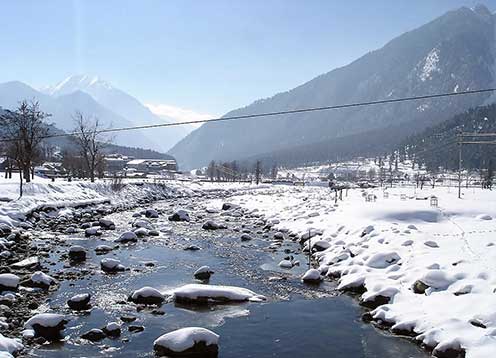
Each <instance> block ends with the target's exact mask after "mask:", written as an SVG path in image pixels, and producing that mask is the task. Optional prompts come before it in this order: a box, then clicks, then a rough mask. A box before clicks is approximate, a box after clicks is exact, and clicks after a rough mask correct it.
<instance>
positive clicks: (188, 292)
mask: <svg viewBox="0 0 496 358" xmlns="http://www.w3.org/2000/svg"><path fill="white" fill-rule="evenodd" d="M172 296H173V298H174V299H175V300H184V299H186V300H204V299H206V300H213V301H254V302H258V301H263V300H265V299H266V298H265V297H264V296H262V295H258V294H256V293H255V292H253V291H250V290H248V289H246V288H241V287H234V286H216V285H201V284H188V285H185V286H182V287H179V288H177V289H175V290H173V291H172Z"/></svg>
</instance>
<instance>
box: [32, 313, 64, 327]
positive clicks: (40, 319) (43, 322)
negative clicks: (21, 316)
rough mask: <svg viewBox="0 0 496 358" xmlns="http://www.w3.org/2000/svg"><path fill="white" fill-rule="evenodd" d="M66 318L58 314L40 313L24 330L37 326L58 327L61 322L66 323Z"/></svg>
mask: <svg viewBox="0 0 496 358" xmlns="http://www.w3.org/2000/svg"><path fill="white" fill-rule="evenodd" d="M66 320H67V319H66V317H65V316H64V315H61V314H57V313H39V314H37V315H34V316H33V317H31V318H30V319H28V321H27V322H26V323H25V324H24V328H33V326H34V325H35V324H38V325H40V326H42V327H56V326H58V325H59V324H60V323H61V322H63V321H66Z"/></svg>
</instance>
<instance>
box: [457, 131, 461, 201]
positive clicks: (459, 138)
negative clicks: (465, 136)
mask: <svg viewBox="0 0 496 358" xmlns="http://www.w3.org/2000/svg"><path fill="white" fill-rule="evenodd" d="M457 141H458V199H461V198H462V134H461V133H459V134H458V138H457Z"/></svg>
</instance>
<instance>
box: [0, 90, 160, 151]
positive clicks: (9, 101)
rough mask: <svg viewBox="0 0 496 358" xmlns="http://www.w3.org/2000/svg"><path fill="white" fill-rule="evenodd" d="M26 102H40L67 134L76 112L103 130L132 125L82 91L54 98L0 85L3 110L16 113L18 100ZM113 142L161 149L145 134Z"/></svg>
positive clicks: (124, 136)
mask: <svg viewBox="0 0 496 358" xmlns="http://www.w3.org/2000/svg"><path fill="white" fill-rule="evenodd" d="M23 99H27V100H37V101H38V102H39V103H40V108H41V110H42V111H44V112H46V113H49V114H50V115H51V116H50V117H49V118H48V119H47V121H48V122H49V123H51V124H53V125H54V126H55V127H57V128H59V129H61V130H64V131H71V130H72V129H73V127H74V121H73V116H74V114H75V113H76V112H77V111H80V112H81V113H84V114H85V115H86V116H88V117H90V116H95V117H98V119H99V120H100V123H101V124H102V127H103V128H110V127H129V126H132V125H133V122H131V121H129V120H128V119H126V118H124V117H122V116H119V115H118V114H116V113H114V112H112V111H110V110H109V109H107V108H106V107H104V106H102V105H101V104H99V103H98V102H97V101H95V100H94V99H93V97H91V96H90V95H89V94H86V93H84V92H81V91H75V92H72V93H69V94H65V95H62V96H60V97H52V96H50V95H47V94H44V93H41V92H39V91H37V90H35V89H34V88H32V87H30V86H28V85H26V84H24V83H22V82H17V81H14V82H6V83H0V105H1V106H2V107H3V108H5V109H11V110H13V109H15V108H16V107H17V106H18V104H19V101H21V100H23ZM112 139H113V140H114V141H115V143H116V144H121V145H127V146H134V147H142V148H153V149H155V148H160V146H159V145H158V144H153V142H152V141H151V140H150V138H148V137H147V133H145V131H132V132H121V133H119V134H117V135H115V137H112Z"/></svg>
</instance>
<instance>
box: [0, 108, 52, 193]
mask: <svg viewBox="0 0 496 358" xmlns="http://www.w3.org/2000/svg"><path fill="white" fill-rule="evenodd" d="M49 116H50V115H49V114H47V113H45V112H42V111H41V110H40V106H39V103H38V102H36V101H31V102H28V101H26V100H23V101H21V102H20V103H19V107H17V109H16V110H15V111H7V112H6V113H4V114H2V115H0V125H1V126H2V129H3V131H4V133H5V135H6V137H7V138H8V139H9V141H8V149H7V152H8V153H9V157H11V158H12V159H13V160H14V161H15V162H16V164H17V167H18V168H19V176H20V183H19V194H20V196H22V194H23V180H25V181H26V183H29V182H31V174H32V172H33V166H34V164H35V162H36V161H37V160H39V159H40V158H41V150H40V149H41V148H40V147H41V143H42V141H43V138H44V137H45V136H46V135H47V134H48V126H47V124H46V123H45V119H46V118H47V117H49Z"/></svg>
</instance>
